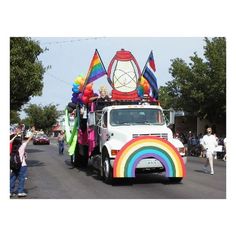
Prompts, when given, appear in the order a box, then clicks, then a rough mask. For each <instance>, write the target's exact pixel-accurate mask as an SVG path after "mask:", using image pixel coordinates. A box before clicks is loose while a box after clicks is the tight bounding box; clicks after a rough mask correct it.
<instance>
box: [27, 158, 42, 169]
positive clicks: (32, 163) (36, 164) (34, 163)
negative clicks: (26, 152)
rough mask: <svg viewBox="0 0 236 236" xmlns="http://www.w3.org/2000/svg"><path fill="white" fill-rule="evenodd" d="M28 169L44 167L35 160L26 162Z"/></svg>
mask: <svg viewBox="0 0 236 236" xmlns="http://www.w3.org/2000/svg"><path fill="white" fill-rule="evenodd" d="M27 165H28V167H40V166H45V164H44V162H41V161H36V160H28V161H27Z"/></svg>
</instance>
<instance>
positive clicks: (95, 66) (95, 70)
mask: <svg viewBox="0 0 236 236" xmlns="http://www.w3.org/2000/svg"><path fill="white" fill-rule="evenodd" d="M105 74H107V72H106V69H105V67H104V65H103V63H102V60H101V58H100V56H99V53H98V50H97V49H96V50H95V53H94V56H93V59H92V61H91V63H90V67H89V71H88V74H87V79H86V81H85V85H87V84H89V83H91V82H93V81H95V80H96V79H98V78H100V77H102V76H103V75H105Z"/></svg>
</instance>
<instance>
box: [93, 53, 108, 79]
mask: <svg viewBox="0 0 236 236" xmlns="http://www.w3.org/2000/svg"><path fill="white" fill-rule="evenodd" d="M95 52H97V53H98V56H99V59H100V62H101V63H102V66H103V68H104V70H105V71H106V75H107V70H106V68H105V66H104V64H103V62H102V59H101V57H100V54H99V52H98V50H97V49H96V50H95Z"/></svg>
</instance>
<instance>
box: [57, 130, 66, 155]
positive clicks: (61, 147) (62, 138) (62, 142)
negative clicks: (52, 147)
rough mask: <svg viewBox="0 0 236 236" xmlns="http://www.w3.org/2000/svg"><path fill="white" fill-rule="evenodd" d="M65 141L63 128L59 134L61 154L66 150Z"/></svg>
mask: <svg viewBox="0 0 236 236" xmlns="http://www.w3.org/2000/svg"><path fill="white" fill-rule="evenodd" d="M64 142H65V133H64V131H63V130H62V131H61V132H60V134H59V135H58V148H59V154H62V155H63V152H64Z"/></svg>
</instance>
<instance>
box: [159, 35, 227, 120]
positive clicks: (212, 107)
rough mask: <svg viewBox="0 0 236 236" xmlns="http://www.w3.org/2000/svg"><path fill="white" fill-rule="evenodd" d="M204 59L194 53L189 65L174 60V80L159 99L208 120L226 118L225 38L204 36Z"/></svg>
mask: <svg viewBox="0 0 236 236" xmlns="http://www.w3.org/2000/svg"><path fill="white" fill-rule="evenodd" d="M205 42H206V45H205V46H204V50H205V51H204V56H205V59H202V58H200V57H198V55H197V53H194V55H193V56H191V57H190V60H191V62H190V63H189V64H187V63H186V62H185V61H184V60H182V59H180V58H176V59H173V60H172V64H171V67H170V73H171V75H172V76H173V78H174V79H173V80H172V81H169V82H167V83H166V86H164V87H162V88H161V89H160V92H159V94H160V101H161V103H162V100H163V101H164V103H165V104H166V105H168V106H170V107H172V108H174V109H181V110H184V111H187V112H189V113H190V114H191V115H194V116H197V117H199V118H207V119H208V120H209V121H212V122H217V121H225V119H226V41H225V38H213V39H212V40H209V39H208V38H205Z"/></svg>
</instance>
